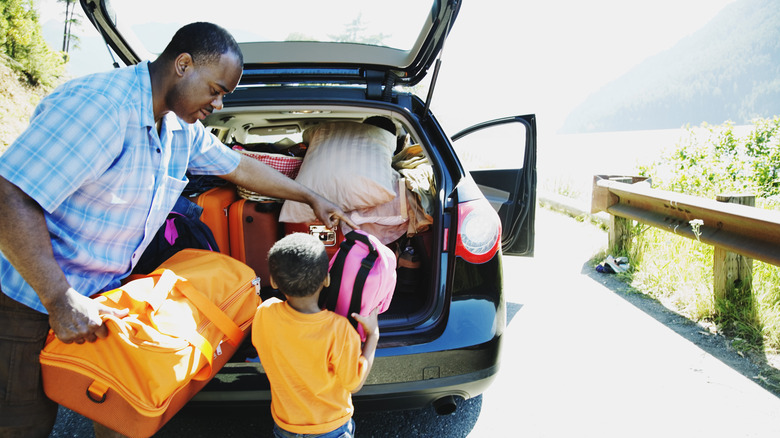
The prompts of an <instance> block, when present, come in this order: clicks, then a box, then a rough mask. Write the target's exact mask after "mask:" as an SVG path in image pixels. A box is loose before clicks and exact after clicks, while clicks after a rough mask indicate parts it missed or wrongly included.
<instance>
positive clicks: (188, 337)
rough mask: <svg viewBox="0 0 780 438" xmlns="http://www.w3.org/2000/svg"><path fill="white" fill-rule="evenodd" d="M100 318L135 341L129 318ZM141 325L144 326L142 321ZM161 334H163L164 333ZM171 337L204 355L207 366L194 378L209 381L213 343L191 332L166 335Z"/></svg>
mask: <svg viewBox="0 0 780 438" xmlns="http://www.w3.org/2000/svg"><path fill="white" fill-rule="evenodd" d="M100 318H101V319H102V320H103V322H104V323H108V322H111V323H113V325H114V326H115V327H116V330H117V331H118V334H119V335H121V336H123V337H125V338H127V339H133V338H135V336H134V335H133V334H132V330H131V329H130V325H131V324H130V323H129V322H128V320H127V318H128V317H124V318H119V317H116V316H114V315H111V314H102V315H100ZM138 323H139V324H142V323H141V322H140V321H139V322H138ZM155 329H157V330H159V328H157V327H155ZM160 333H163V332H162V331H161V332H160ZM166 334H168V335H169V336H171V335H175V336H177V337H180V338H182V339H184V340H185V341H187V342H188V343H189V344H190V345H192V346H193V347H194V348H195V349H196V350H198V351H199V352H200V354H201V355H203V358H204V359H206V365H205V366H204V367H203V368H201V369H200V370H199V371H198V373H197V374H196V375H194V376H193V377H192V378H193V380H207V379H208V378H209V377H211V372H212V366H213V362H214V347H212V346H211V343H210V342H209V341H208V339H206V338H204V337H203V336H201V334H200V333H198V332H196V331H194V330H193V331H189V332H187V333H184V334H182V333H174V334H171V333H166Z"/></svg>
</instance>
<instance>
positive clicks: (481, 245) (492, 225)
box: [455, 198, 501, 263]
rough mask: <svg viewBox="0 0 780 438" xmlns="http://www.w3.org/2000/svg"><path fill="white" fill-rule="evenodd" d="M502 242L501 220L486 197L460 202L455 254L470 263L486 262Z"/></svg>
mask: <svg viewBox="0 0 780 438" xmlns="http://www.w3.org/2000/svg"><path fill="white" fill-rule="evenodd" d="M500 244H501V221H500V220H499V219H498V214H496V211H495V210H493V207H491V206H490V204H489V203H488V202H487V200H486V199H484V198H483V199H478V200H476V201H469V202H463V203H460V204H458V236H457V240H456V243H455V255H456V256H459V257H463V259H464V260H466V261H467V262H469V263H485V262H486V261H488V260H490V259H491V258H493V256H494V255H495V254H496V252H497V251H498V248H499V245H500Z"/></svg>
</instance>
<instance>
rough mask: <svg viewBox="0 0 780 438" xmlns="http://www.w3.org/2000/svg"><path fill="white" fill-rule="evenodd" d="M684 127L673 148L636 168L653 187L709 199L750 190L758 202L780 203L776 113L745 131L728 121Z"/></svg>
mask: <svg viewBox="0 0 780 438" xmlns="http://www.w3.org/2000/svg"><path fill="white" fill-rule="evenodd" d="M687 132H688V136H687V137H684V138H682V139H681V141H680V143H678V144H677V146H676V149H674V150H673V151H671V152H667V153H665V154H664V155H662V157H661V159H660V160H658V161H656V162H654V163H651V164H649V165H647V166H642V167H640V169H639V170H640V174H642V175H643V176H649V177H651V178H652V180H653V185H654V186H655V187H656V188H659V189H661V190H670V191H674V192H679V193H685V194H688V195H692V196H700V197H704V198H710V199H714V198H715V196H716V195H718V194H722V193H730V194H735V193H741V194H752V195H755V196H756V203H757V205H759V206H762V207H765V208H777V207H780V147H779V145H780V117H777V116H775V117H774V118H772V119H756V120H754V121H753V128H752V130H751V131H750V132H749V133H747V134H746V135H738V134H737V133H736V132H735V127H734V125H733V124H732V123H731V122H727V123H725V124H723V125H709V124H706V123H704V124H702V125H701V127H699V128H695V129H694V128H691V127H690V126H689V127H688V128H687Z"/></svg>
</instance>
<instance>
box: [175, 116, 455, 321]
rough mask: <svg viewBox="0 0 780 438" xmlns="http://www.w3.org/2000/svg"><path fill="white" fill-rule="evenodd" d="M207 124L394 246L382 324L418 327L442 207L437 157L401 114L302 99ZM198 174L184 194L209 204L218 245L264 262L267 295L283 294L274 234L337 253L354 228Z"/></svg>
mask: <svg viewBox="0 0 780 438" xmlns="http://www.w3.org/2000/svg"><path fill="white" fill-rule="evenodd" d="M362 111H365V109H363V110H362ZM204 124H205V125H206V126H207V127H208V128H210V129H211V131H212V133H213V134H215V135H216V136H217V137H219V138H220V139H221V140H222V142H223V143H224V144H226V145H227V146H229V147H231V148H233V149H234V150H237V151H239V152H240V153H242V154H244V155H247V156H249V157H251V158H253V159H258V160H261V161H263V162H265V163H266V164H268V165H270V166H272V167H274V168H276V169H277V170H279V171H280V172H282V173H284V174H286V175H287V176H289V177H291V178H294V179H296V180H298V181H299V182H301V183H302V184H304V185H306V186H308V187H310V188H312V189H313V190H315V191H317V192H318V193H320V194H322V195H323V196H324V197H326V198H328V199H330V200H331V201H333V202H335V203H336V204H338V205H340V206H341V207H342V208H343V209H344V210H345V211H346V212H347V213H348V214H349V215H350V218H351V219H352V220H353V221H354V222H356V223H357V224H358V225H359V226H360V228H361V229H362V230H364V231H366V232H368V233H371V234H373V235H375V236H377V237H378V238H379V239H380V240H381V241H382V242H383V243H384V244H385V245H387V246H388V247H389V248H391V249H392V250H393V251H394V252H395V254H396V257H397V266H398V267H397V270H396V273H397V285H396V289H395V292H394V295H393V300H392V303H391V306H390V308H389V309H388V310H387V311H386V312H385V313H383V314H380V328H381V329H382V331H383V333H388V334H389V333H390V332H393V331H402V330H404V329H407V328H411V327H413V326H414V324H415V323H418V322H420V321H422V320H423V319H424V318H425V315H427V314H428V313H429V312H430V309H432V308H433V306H434V302H433V301H434V293H435V290H436V288H435V287H433V286H432V281H433V280H434V279H432V278H431V272H433V269H432V265H433V264H434V263H438V260H437V258H438V255H436V253H435V251H433V241H434V239H433V227H434V226H435V223H436V221H435V219H434V218H435V217H436V215H437V211H439V208H438V207H437V206H436V205H435V197H434V193H435V192H436V190H435V187H436V185H435V176H434V169H433V166H432V165H431V162H430V160H429V157H428V156H427V154H426V152H425V150H424V148H423V147H422V146H421V145H419V144H417V142H416V141H415V136H414V135H413V133H412V132H409V130H408V129H407V128H406V127H405V126H404V125H403V123H401V121H399V120H398V119H397V118H394V117H393V116H392V115H380V114H366V113H356V112H351V111H346V110H343V109H342V110H336V109H334V108H331V109H318V110H313V109H311V108H306V109H302V108H298V109H274V110H273V111H267V112H260V111H257V109H254V110H252V111H247V112H242V111H240V110H231V112H230V113H226V112H220V113H218V114H213V115H212V116H211V117H210V118H208V119H206V120H205V121H204ZM391 131H392V132H391ZM189 178H190V184H189V185H188V187H187V189H186V190H185V193H184V195H185V196H187V197H188V198H189V199H190V200H191V201H193V202H195V203H196V204H198V205H199V206H200V207H202V208H203V213H202V215H201V220H202V221H203V222H204V223H205V224H206V225H208V227H209V228H210V229H211V231H212V233H213V234H214V238H215V241H216V242H217V244H218V246H219V251H220V252H222V253H225V254H229V255H231V256H232V257H234V258H236V259H239V260H241V261H243V262H245V263H247V264H248V265H249V266H251V267H252V268H253V269H254V270H255V272H256V273H257V275H258V276H259V277H260V278H261V285H262V292H261V294H262V297H263V298H264V299H267V298H268V297H271V296H279V293H278V291H275V290H273V289H272V288H271V287H270V283H269V281H268V275H269V274H268V267H267V258H266V255H267V252H268V250H269V249H270V247H271V246H272V245H273V243H274V242H276V241H277V240H278V239H280V238H282V237H283V236H285V235H287V234H290V233H294V232H305V233H310V234H312V235H314V236H316V237H318V238H319V239H320V241H322V242H323V244H324V245H325V246H326V250H327V252H328V255H329V256H330V257H332V256H333V255H334V254H335V252H336V250H337V249H338V245H339V243H340V242H341V241H342V240H343V239H344V234H345V233H346V232H349V231H350V230H349V228H348V227H346V225H342V226H341V227H338V228H337V229H328V228H326V227H324V226H323V225H322V224H321V223H320V222H318V221H317V220H316V217H314V215H313V212H312V211H311V209H310V208H308V206H307V205H305V204H300V203H296V202H291V201H283V200H281V199H274V198H271V197H268V196H265V195H264V194H260V193H255V192H252V191H250V190H248V189H246V188H243V187H236V186H234V185H232V184H230V183H227V182H226V181H224V180H221V179H219V178H216V177H211V176H205V177H204V176H198V175H189ZM435 258H436V260H435Z"/></svg>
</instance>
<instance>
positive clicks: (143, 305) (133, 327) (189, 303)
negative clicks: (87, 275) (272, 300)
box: [40, 249, 260, 437]
mask: <svg viewBox="0 0 780 438" xmlns="http://www.w3.org/2000/svg"><path fill="white" fill-rule="evenodd" d="M259 286H260V285H259V279H257V277H256V276H255V273H254V271H253V270H252V269H251V268H249V267H248V266H246V265H245V264H243V263H241V262H239V261H237V260H235V259H233V258H231V257H229V256H227V255H224V254H220V253H216V252H211V251H205V250H196V249H185V250H183V251H181V252H179V253H177V254H176V255H174V256H173V257H171V258H170V259H168V260H167V261H166V262H165V263H163V264H162V265H161V266H160V268H159V269H158V270H156V271H154V272H153V273H151V274H149V275H146V276H142V277H136V278H135V279H133V280H132V281H129V282H128V283H126V284H125V285H124V286H122V287H121V288H119V289H114V290H111V291H108V292H104V293H102V294H99V295H98V296H96V298H95V299H96V300H100V301H101V302H102V303H103V304H105V305H108V306H111V307H115V308H119V309H124V308H129V309H130V314H129V315H128V316H126V317H124V318H117V317H114V316H110V315H104V316H103V318H104V322H105V324H106V326H107V327H108V331H109V335H108V336H107V337H106V338H104V339H98V340H97V341H96V342H93V343H84V344H76V343H72V344H65V343H63V342H60V341H59V339H57V338H56V336H54V334H53V332H49V337H48V339H47V341H46V346H45V347H44V349H43V350H42V351H41V355H40V360H41V369H42V374H43V386H44V390H45V391H46V395H48V396H49V398H51V399H52V400H54V401H55V402H57V403H59V404H61V405H63V406H65V407H67V408H69V409H71V410H73V411H75V412H78V413H79V414H81V415H83V416H85V417H87V418H90V419H92V420H95V421H97V422H98V423H101V424H103V425H104V426H106V427H109V428H111V429H113V430H115V431H117V432H119V433H122V434H124V435H127V436H131V437H135V436H140V437H148V436H151V435H153V434H154V433H155V432H157V430H159V429H160V428H161V427H162V426H163V425H164V424H165V423H166V422H167V421H168V420H170V418H171V417H173V415H174V414H175V413H176V412H178V410H179V409H180V408H181V407H182V406H184V404H186V403H187V401H189V400H190V399H191V398H192V396H194V395H195V394H196V393H197V392H198V391H199V390H200V389H201V388H203V386H205V385H206V383H208V381H209V380H211V378H212V377H214V375H215V374H216V373H217V371H219V369H220V368H221V367H222V366H223V365H224V364H225V363H226V362H227V361H228V359H229V358H230V356H232V355H233V353H234V352H235V351H236V349H237V348H238V346H240V344H241V342H242V341H243V339H244V337H245V336H246V334H247V333H248V332H249V327H250V325H251V323H252V319H253V317H254V314H255V310H256V308H257V306H258V304H259V302H260V298H259V295H258V291H259Z"/></svg>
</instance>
